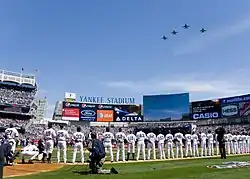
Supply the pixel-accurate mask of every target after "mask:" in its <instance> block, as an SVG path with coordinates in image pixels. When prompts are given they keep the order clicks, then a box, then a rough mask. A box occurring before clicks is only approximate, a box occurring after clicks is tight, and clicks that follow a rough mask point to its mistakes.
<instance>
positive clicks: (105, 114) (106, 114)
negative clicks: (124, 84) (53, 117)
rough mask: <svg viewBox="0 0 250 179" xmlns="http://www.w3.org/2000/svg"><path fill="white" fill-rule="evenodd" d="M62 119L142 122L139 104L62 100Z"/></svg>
mask: <svg viewBox="0 0 250 179" xmlns="http://www.w3.org/2000/svg"><path fill="white" fill-rule="evenodd" d="M62 120H69V121H79V120H80V121H89V122H94V121H96V122H143V116H142V115H141V105H116V104H112V105H109V104H92V103H69V102H63V116H62Z"/></svg>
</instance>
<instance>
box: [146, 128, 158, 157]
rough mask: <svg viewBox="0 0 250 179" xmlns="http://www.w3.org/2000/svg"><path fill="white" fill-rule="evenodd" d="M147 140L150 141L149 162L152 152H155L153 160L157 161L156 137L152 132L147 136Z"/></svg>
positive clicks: (148, 145)
mask: <svg viewBox="0 0 250 179" xmlns="http://www.w3.org/2000/svg"><path fill="white" fill-rule="evenodd" d="M147 139H148V140H149V142H148V144H147V148H148V160H150V155H151V150H152V151H153V159H154V160H155V159H156V152H155V141H156V139H157V138H156V135H155V134H154V133H153V132H150V133H148V134H147Z"/></svg>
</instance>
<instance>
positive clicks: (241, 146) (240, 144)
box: [237, 133, 243, 154]
mask: <svg viewBox="0 0 250 179" xmlns="http://www.w3.org/2000/svg"><path fill="white" fill-rule="evenodd" d="M237 138H238V149H239V154H242V151H243V143H242V135H241V134H240V133H239V134H238V135H237Z"/></svg>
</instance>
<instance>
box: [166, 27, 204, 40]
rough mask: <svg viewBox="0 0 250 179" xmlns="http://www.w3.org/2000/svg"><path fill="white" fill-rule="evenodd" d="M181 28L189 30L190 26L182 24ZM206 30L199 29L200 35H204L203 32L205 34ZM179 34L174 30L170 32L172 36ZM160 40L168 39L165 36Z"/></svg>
mask: <svg viewBox="0 0 250 179" xmlns="http://www.w3.org/2000/svg"><path fill="white" fill-rule="evenodd" d="M182 28H183V29H189V28H190V25H188V24H184V25H183V26H182ZM206 31H207V30H206V29H205V28H201V29H200V32H201V33H202V34H204V33H205V32H206ZM178 33H179V32H178V31H176V30H175V29H174V30H173V31H172V32H171V34H172V35H173V36H174V35H177V34H178ZM161 39H162V40H167V39H168V37H167V36H165V35H164V36H162V38H161Z"/></svg>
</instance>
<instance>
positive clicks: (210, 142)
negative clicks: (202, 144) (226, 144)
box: [207, 130, 214, 156]
mask: <svg viewBox="0 0 250 179" xmlns="http://www.w3.org/2000/svg"><path fill="white" fill-rule="evenodd" d="M207 146H208V155H209V156H213V155H214V135H213V134H212V132H211V131H210V130H209V131H208V134H207Z"/></svg>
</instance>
